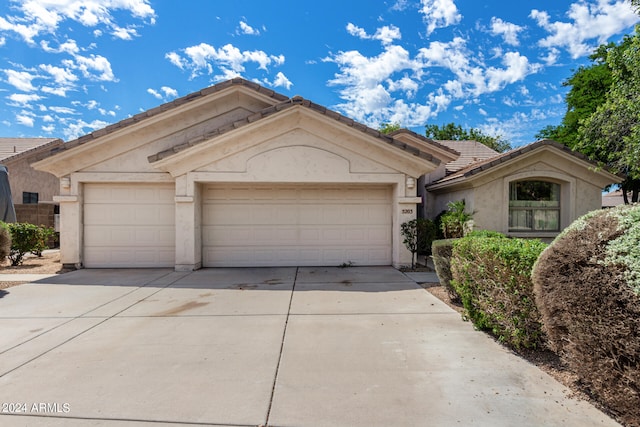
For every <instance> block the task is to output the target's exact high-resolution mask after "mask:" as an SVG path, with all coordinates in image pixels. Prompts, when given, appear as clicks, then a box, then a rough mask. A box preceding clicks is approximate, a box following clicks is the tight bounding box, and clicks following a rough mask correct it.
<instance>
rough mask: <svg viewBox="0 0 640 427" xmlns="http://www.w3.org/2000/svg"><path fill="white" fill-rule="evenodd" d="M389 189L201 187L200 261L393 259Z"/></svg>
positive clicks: (242, 263) (300, 262) (223, 264)
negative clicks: (201, 243)
mask: <svg viewBox="0 0 640 427" xmlns="http://www.w3.org/2000/svg"><path fill="white" fill-rule="evenodd" d="M391 224H392V213H391V187H390V186H377V185H333V186H327V185H323V186H315V185H251V186H248V185H231V184H226V185H214V184H210V185H204V188H203V219H202V235H203V265H204V266H205V267H230V266H238V267H246V266H303V265H307V266H337V265H340V264H342V263H348V262H353V263H354V264H355V265H389V264H391V251H392V249H391Z"/></svg>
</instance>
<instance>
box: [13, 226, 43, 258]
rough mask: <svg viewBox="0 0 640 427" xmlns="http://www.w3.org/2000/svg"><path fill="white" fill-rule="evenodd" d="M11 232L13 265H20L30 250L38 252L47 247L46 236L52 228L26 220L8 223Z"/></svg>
mask: <svg viewBox="0 0 640 427" xmlns="http://www.w3.org/2000/svg"><path fill="white" fill-rule="evenodd" d="M8 227H9V231H10V232H11V251H10V254H9V259H10V260H11V265H20V264H22V262H23V261H24V256H25V255H26V254H27V253H28V252H33V253H38V252H40V253H41V252H42V251H43V250H44V249H46V237H45V236H47V235H49V231H48V230H51V229H47V228H46V227H38V226H37V225H34V224H28V223H26V222H14V223H10V224H8Z"/></svg>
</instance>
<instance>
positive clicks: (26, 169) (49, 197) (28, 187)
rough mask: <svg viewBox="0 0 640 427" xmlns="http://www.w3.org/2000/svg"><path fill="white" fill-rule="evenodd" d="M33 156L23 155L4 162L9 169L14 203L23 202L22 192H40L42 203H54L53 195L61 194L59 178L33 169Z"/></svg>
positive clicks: (39, 198)
mask: <svg viewBox="0 0 640 427" xmlns="http://www.w3.org/2000/svg"><path fill="white" fill-rule="evenodd" d="M32 161H33V158H32V157H22V158H18V159H16V160H9V161H6V162H3V164H4V165H5V166H6V167H7V169H8V171H9V185H10V186H11V197H12V199H13V203H14V204H21V203H22V193H23V192H30V193H38V200H39V202H40V203H43V202H44V203H53V196H56V195H58V194H60V190H59V183H58V178H56V177H55V176H54V175H52V174H50V173H47V172H41V171H37V170H35V169H33V168H32V167H31V165H30V163H31V162H32Z"/></svg>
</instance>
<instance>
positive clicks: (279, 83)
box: [271, 71, 293, 90]
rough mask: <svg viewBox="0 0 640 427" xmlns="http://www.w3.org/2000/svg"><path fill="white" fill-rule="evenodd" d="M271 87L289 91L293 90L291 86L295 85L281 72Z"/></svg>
mask: <svg viewBox="0 0 640 427" xmlns="http://www.w3.org/2000/svg"><path fill="white" fill-rule="evenodd" d="M271 86H273V87H284V88H286V89H287V90H289V89H291V86H293V83H291V80H289V79H288V78H287V76H285V75H284V74H283V73H282V72H280V71H279V72H278V74H276V78H275V79H274V80H273V82H272V83H271Z"/></svg>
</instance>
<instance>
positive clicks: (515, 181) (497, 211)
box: [423, 140, 622, 240]
mask: <svg viewBox="0 0 640 427" xmlns="http://www.w3.org/2000/svg"><path fill="white" fill-rule="evenodd" d="M440 143H441V144H444V145H446V146H448V147H450V148H453V149H454V150H458V151H459V152H461V153H464V155H461V157H460V158H458V159H457V160H456V161H454V162H451V163H448V164H445V165H442V166H440V167H439V168H437V169H436V171H434V172H432V173H430V174H428V175H427V176H426V177H425V192H424V193H423V194H424V197H425V205H424V206H425V216H426V217H430V218H433V217H435V215H437V214H438V213H440V212H442V211H443V210H446V208H447V204H448V203H449V202H451V201H457V200H464V201H465V205H466V209H467V211H468V212H472V213H473V222H474V227H475V228H476V229H483V230H494V231H499V232H501V233H504V234H507V235H509V236H513V237H535V238H541V239H547V240H548V239H551V238H553V237H555V236H556V235H557V234H558V233H559V232H560V231H561V230H563V229H564V228H566V227H567V226H568V225H569V224H571V222H573V221H574V220H575V219H576V218H578V217H580V216H582V215H584V214H585V213H587V212H590V211H592V210H596V209H600V208H601V203H602V196H601V195H602V190H603V188H605V187H606V186H607V185H609V184H612V183H619V182H621V181H622V178H621V177H619V176H617V175H613V174H611V173H609V172H607V171H606V170H602V169H598V168H596V166H595V164H593V163H591V162H590V161H589V160H588V159H587V158H586V157H585V156H584V155H582V154H580V153H577V152H574V151H572V150H570V149H569V148H567V147H566V146H564V145H562V144H560V143H557V142H555V141H551V140H542V141H537V142H534V143H532V144H529V145H525V146H523V147H520V148H517V149H514V150H511V151H509V152H506V153H502V154H500V153H497V152H495V151H493V150H491V149H488V148H487V147H484V148H482V149H479V147H474V146H473V144H474V143H475V142H473V141H462V142H459V141H440ZM475 144H477V143H475Z"/></svg>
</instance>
